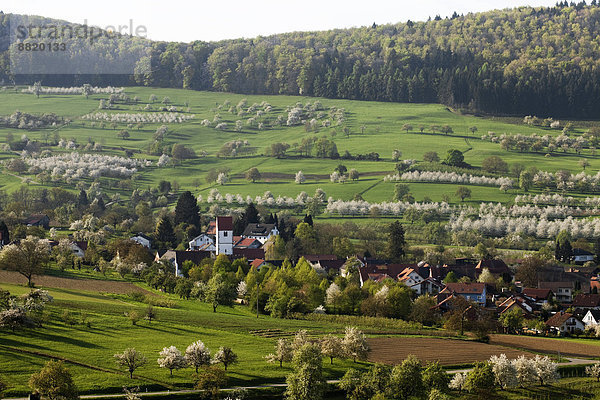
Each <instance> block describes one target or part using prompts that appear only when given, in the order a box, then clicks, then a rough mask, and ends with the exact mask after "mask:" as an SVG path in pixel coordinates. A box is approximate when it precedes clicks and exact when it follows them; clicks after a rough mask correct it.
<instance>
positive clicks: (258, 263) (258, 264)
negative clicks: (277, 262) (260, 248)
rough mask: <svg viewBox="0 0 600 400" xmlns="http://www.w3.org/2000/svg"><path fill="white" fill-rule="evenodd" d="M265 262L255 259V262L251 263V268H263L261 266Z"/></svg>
mask: <svg viewBox="0 0 600 400" xmlns="http://www.w3.org/2000/svg"><path fill="white" fill-rule="evenodd" d="M264 262H265V260H263V259H262V258H255V259H254V261H252V262H251V263H250V266H251V267H254V268H258V267H260V266H261V265H262V264H263V263H264Z"/></svg>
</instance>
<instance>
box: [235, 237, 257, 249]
mask: <svg viewBox="0 0 600 400" xmlns="http://www.w3.org/2000/svg"><path fill="white" fill-rule="evenodd" d="M254 242H256V239H251V238H246V239H242V240H240V241H239V242H237V243H236V246H240V247H248V246H250V245H252V244H253V243H254Z"/></svg>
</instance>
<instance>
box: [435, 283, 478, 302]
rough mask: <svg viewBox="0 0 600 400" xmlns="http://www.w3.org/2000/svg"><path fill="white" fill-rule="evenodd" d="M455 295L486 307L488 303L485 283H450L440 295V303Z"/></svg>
mask: <svg viewBox="0 0 600 400" xmlns="http://www.w3.org/2000/svg"><path fill="white" fill-rule="evenodd" d="M453 295H455V296H462V297H464V298H465V299H467V300H470V301H474V302H475V303H477V304H479V305H481V306H483V307H485V305H486V303H487V285H486V284H485V283H448V284H446V287H445V288H444V289H443V290H442V291H441V292H440V293H439V294H438V302H441V301H443V300H444V299H446V298H447V297H450V296H453Z"/></svg>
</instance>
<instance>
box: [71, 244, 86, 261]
mask: <svg viewBox="0 0 600 400" xmlns="http://www.w3.org/2000/svg"><path fill="white" fill-rule="evenodd" d="M71 250H73V254H75V255H76V256H77V257H79V258H83V256H85V251H86V250H87V242H84V241H78V242H71Z"/></svg>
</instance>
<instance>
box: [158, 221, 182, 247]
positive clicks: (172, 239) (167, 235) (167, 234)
mask: <svg viewBox="0 0 600 400" xmlns="http://www.w3.org/2000/svg"><path fill="white" fill-rule="evenodd" d="M154 235H155V237H156V241H157V242H158V247H159V248H161V249H162V250H164V249H169V248H172V247H175V244H176V243H177V237H176V236H175V232H174V231H173V225H172V224H171V220H170V219H169V217H162V218H161V219H160V220H159V221H158V224H157V225H156V231H155V232H154Z"/></svg>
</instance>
